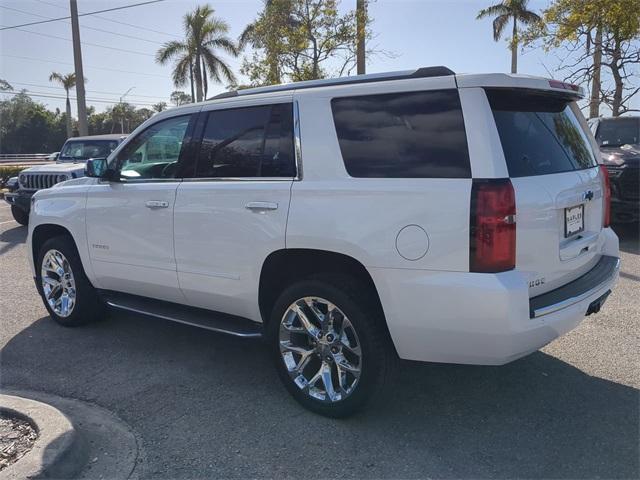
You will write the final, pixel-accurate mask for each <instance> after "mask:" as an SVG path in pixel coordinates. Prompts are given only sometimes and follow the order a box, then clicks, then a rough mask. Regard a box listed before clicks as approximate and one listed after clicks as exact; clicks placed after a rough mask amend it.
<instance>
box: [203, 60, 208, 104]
mask: <svg viewBox="0 0 640 480" xmlns="http://www.w3.org/2000/svg"><path fill="white" fill-rule="evenodd" d="M202 86H203V90H204V96H203V99H204V100H206V99H207V93H208V92H209V81H208V80H207V66H206V65H205V64H204V58H203V59H202Z"/></svg>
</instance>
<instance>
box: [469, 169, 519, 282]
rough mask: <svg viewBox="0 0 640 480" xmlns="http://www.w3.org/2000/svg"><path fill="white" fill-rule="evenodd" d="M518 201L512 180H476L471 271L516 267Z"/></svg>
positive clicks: (473, 188)
mask: <svg viewBox="0 0 640 480" xmlns="http://www.w3.org/2000/svg"><path fill="white" fill-rule="evenodd" d="M515 215H516V197H515V194H514V192H513V185H511V180H509V179H508V178H507V179H497V180H474V181H473V186H472V188H471V239H470V240H471V243H470V259H469V260H470V261H469V270H470V271H472V272H503V271H505V270H512V269H513V268H515V265H516V220H515Z"/></svg>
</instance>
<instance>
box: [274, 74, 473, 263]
mask: <svg viewBox="0 0 640 480" xmlns="http://www.w3.org/2000/svg"><path fill="white" fill-rule="evenodd" d="M449 88H455V80H454V79H453V77H450V78H447V77H440V78H434V79H422V80H411V81H398V82H384V85H382V86H381V85H380V84H375V83H374V84H364V85H358V86H357V87H355V88H354V87H350V88H349V87H346V88H345V87H327V88H323V89H314V90H313V91H305V90H302V91H299V92H296V94H295V96H294V100H296V101H297V102H298V106H299V112H300V131H301V139H302V142H301V144H302V148H301V150H302V151H301V153H302V164H303V178H302V180H301V181H295V182H294V183H293V186H292V196H291V207H290V211H289V220H288V225H287V236H286V246H287V248H313V249H319V250H328V251H334V252H337V253H343V254H346V255H349V256H351V257H353V258H355V259H356V260H358V261H360V263H362V264H363V265H364V266H365V267H368V268H372V267H378V268H411V269H432V270H451V271H468V267H469V254H468V252H469V199H470V192H471V179H467V178H463V179H429V178H414V179H399V178H353V177H350V176H349V175H348V173H347V171H346V168H345V166H344V162H343V160H342V155H341V152H340V146H339V143H338V138H337V134H336V130H335V126H334V122H333V115H332V111H331V99H332V98H334V97H340V96H350V95H370V94H375V93H390V92H397V91H420V90H429V89H449ZM410 225H418V226H420V227H421V228H422V229H423V230H424V231H425V232H426V236H424V238H423V239H420V240H419V242H421V243H422V246H423V247H425V248H426V253H425V254H424V255H423V256H421V258H419V259H416V260H407V259H405V258H403V257H402V256H401V255H400V254H399V253H398V251H397V249H396V239H397V237H398V234H399V232H400V230H401V229H402V228H403V227H406V226H410Z"/></svg>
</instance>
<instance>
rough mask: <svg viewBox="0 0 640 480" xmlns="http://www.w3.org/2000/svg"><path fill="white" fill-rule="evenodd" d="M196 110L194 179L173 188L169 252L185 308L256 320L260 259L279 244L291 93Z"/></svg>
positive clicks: (291, 160)
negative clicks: (199, 135) (198, 134)
mask: <svg viewBox="0 0 640 480" xmlns="http://www.w3.org/2000/svg"><path fill="white" fill-rule="evenodd" d="M269 100H270V102H271V103H268V104H266V103H264V102H262V103H258V104H255V103H252V104H251V105H246V104H243V106H240V105H237V106H235V108H231V109H230V108H229V107H228V106H226V108H225V109H220V110H213V111H210V112H204V111H203V112H202V113H201V116H204V115H206V116H207V117H206V125H205V127H204V133H203V139H202V144H201V147H200V152H199V155H198V162H197V168H196V174H195V177H194V178H192V179H186V178H185V180H184V182H182V183H181V184H180V186H179V187H178V192H177V196H176V206H175V214H174V217H175V250H176V262H177V268H178V279H179V282H180V287H181V288H182V291H183V293H184V295H185V297H186V300H187V302H188V303H189V304H190V305H194V306H197V307H202V308H208V309H211V310H218V311H222V312H226V313H232V314H235V315H239V316H243V317H246V318H250V319H252V320H256V321H259V320H260V314H259V310H258V302H257V299H258V285H259V280H260V270H261V267H262V264H263V263H264V260H265V259H266V257H267V256H268V255H269V254H270V253H271V252H273V251H275V250H279V249H283V248H285V228H286V222H287V213H288V210H289V198H290V195H291V184H292V182H293V178H294V177H295V175H296V168H295V155H294V149H293V107H292V103H291V98H290V97H288V98H285V97H283V98H282V99H281V100H280V102H282V103H275V104H274V100H273V99H269Z"/></svg>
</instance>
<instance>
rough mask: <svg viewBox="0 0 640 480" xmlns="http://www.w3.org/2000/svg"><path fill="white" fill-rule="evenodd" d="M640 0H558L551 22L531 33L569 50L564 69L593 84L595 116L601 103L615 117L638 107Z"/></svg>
mask: <svg viewBox="0 0 640 480" xmlns="http://www.w3.org/2000/svg"><path fill="white" fill-rule="evenodd" d="M638 12H640V0H553V1H552V3H551V4H550V6H549V7H548V8H547V9H546V10H545V11H544V19H545V22H546V25H545V26H544V27H540V28H538V29H534V30H533V32H530V34H529V36H530V37H531V39H532V40H533V41H534V42H535V41H536V40H541V41H542V44H543V46H544V47H545V48H546V49H547V50H549V49H556V48H562V49H564V50H565V51H566V52H567V55H566V58H564V59H563V61H562V64H561V66H560V70H562V71H565V72H566V80H569V81H572V82H576V83H589V84H590V87H591V88H590V90H591V95H590V97H591V98H590V108H589V113H590V116H592V117H597V116H598V115H599V107H600V104H601V103H603V102H604V103H605V104H606V105H608V106H609V107H610V108H611V112H612V115H613V116H618V115H621V114H623V113H625V112H629V111H634V109H633V108H631V106H630V102H631V99H632V98H633V97H634V96H635V95H637V94H638V93H639V92H640V86H639V85H638V84H637V73H638V68H639V67H640V45H639V43H638V40H639V38H640V13H638Z"/></svg>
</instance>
